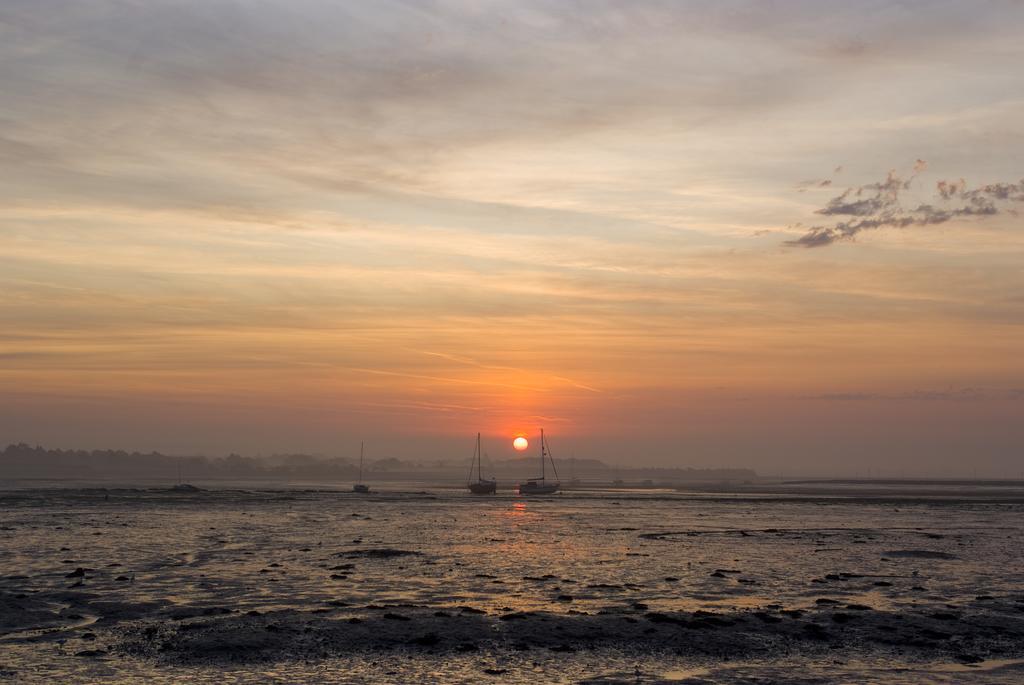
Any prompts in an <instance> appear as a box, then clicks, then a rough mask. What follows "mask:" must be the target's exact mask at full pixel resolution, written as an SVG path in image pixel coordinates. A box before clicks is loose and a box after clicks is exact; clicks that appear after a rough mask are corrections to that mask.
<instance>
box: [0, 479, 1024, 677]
mask: <svg viewBox="0 0 1024 685" xmlns="http://www.w3.org/2000/svg"><path fill="white" fill-rule="evenodd" d="M202 485H203V489H202V490H200V491H196V492H188V491H171V490H169V489H168V488H165V487H119V488H109V487H107V488H99V487H74V488H72V487H52V486H50V487H34V488H24V489H8V490H5V491H3V492H0V540H2V545H0V681H4V680H6V681H10V682H57V681H62V682H97V681H110V682H143V681H146V682H150V683H161V682H175V681H180V680H184V679H188V680H190V681H193V682H220V683H231V682H305V681H308V682H339V683H363V682H365V683H373V682H395V683H407V682H420V683H433V682H437V683H447V682H460V683H479V682H492V681H493V682H550V683H638V682H639V683H654V682H677V683H678V682H681V683H750V682H763V681H771V682H777V683H828V682H885V683H921V682H936V683H945V682H959V681H960V680H962V679H963V678H965V677H967V675H968V674H969V677H970V680H971V682H981V683H1004V682H1005V683H1011V682H1021V681H1022V680H1024V560H1022V550H1024V544H1022V543H1024V491H1022V490H1020V489H1018V488H1013V487H1011V488H1002V489H994V490H993V489H984V488H980V489H979V488H972V487H971V486H969V485H963V484H961V485H959V486H957V487H951V488H948V489H944V490H938V491H936V489H935V488H934V487H932V486H929V487H927V488H926V487H923V486H922V487H918V488H915V487H912V486H909V485H908V486H906V487H902V486H901V487H890V488H886V489H878V488H876V487H870V488H869V487H861V486H859V485H857V484H853V485H847V486H843V487H835V488H832V489H829V488H825V487H822V486H821V485H820V484H818V485H814V486H813V487H810V486H808V487H805V488H802V487H800V486H793V487H791V488H774V489H771V488H768V489H764V490H759V489H758V488H756V487H755V488H748V489H744V490H743V491H728V492H725V491H722V492H714V491H711V490H709V489H705V490H703V491H700V492H696V491H691V492H680V491H672V490H657V489H645V490H617V491H613V490H600V489H590V490H588V489H576V490H571V491H568V492H565V493H563V494H560V495H556V496H551V497H539V498H533V499H525V498H520V497H517V496H516V495H515V494H514V493H509V492H501V491H499V494H498V495H497V496H493V497H484V498H478V497H473V496H471V495H469V494H464V493H463V492H461V491H458V490H453V489H441V488H433V487H428V488H423V487H422V486H420V487H417V486H416V485H415V484H410V485H408V487H406V486H405V485H402V486H398V485H396V486H382V487H381V492H376V493H371V494H369V495H359V494H354V493H350V492H344V491H341V490H340V489H339V490H329V489H323V488H299V487H289V488H283V487H282V488H274V489H269V488H265V487H264V488H255V487H249V488H242V487H224V486H222V485H220V486H219V485H216V484H202Z"/></svg>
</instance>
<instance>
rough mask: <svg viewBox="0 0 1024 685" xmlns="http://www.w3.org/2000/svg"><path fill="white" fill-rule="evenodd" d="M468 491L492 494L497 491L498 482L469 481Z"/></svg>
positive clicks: (475, 493) (478, 493)
mask: <svg viewBox="0 0 1024 685" xmlns="http://www.w3.org/2000/svg"><path fill="white" fill-rule="evenodd" d="M469 491H470V492H471V493H473V494H474V495H493V494H495V493H496V492H497V491H498V483H497V482H496V481H493V480H491V481H487V480H482V481H480V482H478V483H470V484H469Z"/></svg>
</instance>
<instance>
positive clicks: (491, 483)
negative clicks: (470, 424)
mask: <svg viewBox="0 0 1024 685" xmlns="http://www.w3.org/2000/svg"><path fill="white" fill-rule="evenodd" d="M482 459H483V453H482V452H481V451H480V434H479V433H477V434H476V449H474V450H473V461H475V462H476V482H475V483H474V482H473V481H472V480H469V481H468V482H467V483H466V486H467V487H468V488H469V491H470V492H472V493H473V494H474V495H493V494H494V493H496V492H497V491H498V481H496V480H495V479H493V478H492V479H490V480H484V477H483V474H482V473H481V471H480V468H481V467H480V462H481V460H482ZM469 477H470V479H472V477H473V464H472V463H470V465H469Z"/></svg>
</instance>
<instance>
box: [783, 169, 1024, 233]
mask: <svg viewBox="0 0 1024 685" xmlns="http://www.w3.org/2000/svg"><path fill="white" fill-rule="evenodd" d="M927 168H928V164H927V162H925V161H924V160H921V159H919V160H917V161H916V162H915V163H914V169H913V172H912V173H911V174H910V176H908V177H907V178H903V177H902V176H900V175H899V174H898V173H897V172H896V171H890V172H889V174H888V175H887V176H886V178H885V180H883V181H879V182H877V183H868V184H866V185H862V186H855V187H852V188H847V189H846V190H845V191H843V192H842V193H841V194H840V195H837V196H835V197H833V198H832V199H831V200H829V201H828V202H827V203H826V204H825V206H824V207H822V208H821V209H819V210H817V212H816V214H820V215H822V216H827V217H845V218H843V219H840V220H837V221H836V222H835V223H832V224H819V225H816V226H811V227H810V228H809V229H808V230H807V232H806V233H804V234H803V235H802V236H800V237H799V238H796V239H795V240H789V241H786V244H787V245H790V246H795V247H823V246H825V245H831V244H832V243H834V242H836V241H838V240H848V239H851V238H853V237H855V236H856V235H857V234H858V233H860V232H861V231H865V230H869V229H873V228H907V227H909V226H931V225H936V224H942V223H945V222H947V221H949V220H950V219H954V218H957V217H988V216H995V215H997V214H1000V213H1002V212H1004V211H1006V209H1007V208H1006V205H1007V204H1009V203H1013V202H1024V179H1022V180H1021V181H1019V182H1017V183H990V184H987V185H982V186H979V187H977V188H969V187H968V186H967V182H966V181H965V180H964V179H962V178H961V179H959V180H956V181H946V180H942V181H939V182H938V183H937V184H936V187H935V195H934V198H933V202H932V203H921V204H917V205H916V206H910V207H908V206H905V205H904V202H903V195H904V193H905V192H906V191H907V190H909V189H910V187H911V185H912V184H913V182H914V180H915V179H916V178H917V176H918V175H919V174H920V173H922V172H923V171H925V170H926V169H927Z"/></svg>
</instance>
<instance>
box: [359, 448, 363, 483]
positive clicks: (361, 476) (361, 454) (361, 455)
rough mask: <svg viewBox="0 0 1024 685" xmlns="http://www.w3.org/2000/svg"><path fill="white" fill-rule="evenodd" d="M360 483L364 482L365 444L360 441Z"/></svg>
mask: <svg viewBox="0 0 1024 685" xmlns="http://www.w3.org/2000/svg"><path fill="white" fill-rule="evenodd" d="M359 482H360V483H362V482H363V442H362V441H361V440H360V441H359Z"/></svg>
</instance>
